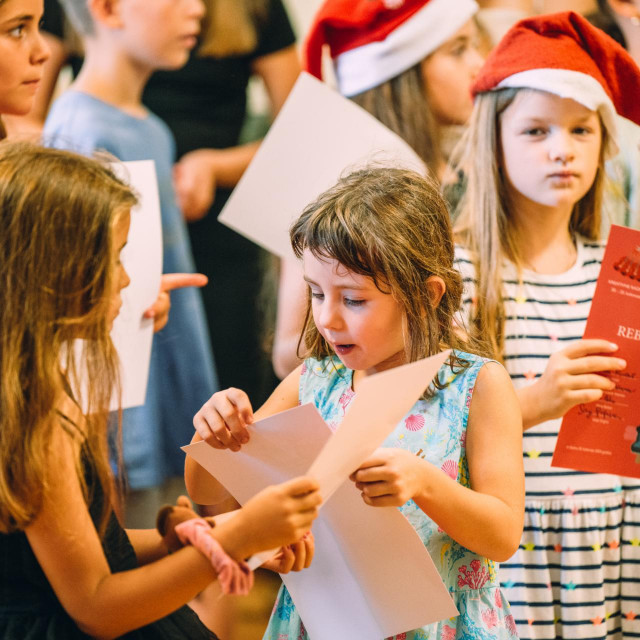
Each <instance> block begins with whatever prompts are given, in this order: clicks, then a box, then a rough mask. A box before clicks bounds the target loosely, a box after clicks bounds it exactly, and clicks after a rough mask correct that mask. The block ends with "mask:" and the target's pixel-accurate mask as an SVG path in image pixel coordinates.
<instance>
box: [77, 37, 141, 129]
mask: <svg viewBox="0 0 640 640" xmlns="http://www.w3.org/2000/svg"><path fill="white" fill-rule="evenodd" d="M85 44H86V55H85V61H84V63H83V65H82V69H81V71H80V73H79V74H78V77H77V79H76V81H75V82H74V83H73V88H74V89H77V90H78V91H82V92H83V93H88V94H89V95H91V96H94V97H95V98H99V99H100V100H103V101H104V102H107V103H109V104H112V105H113V106H115V107H118V108H119V109H122V111H125V112H126V113H129V114H130V115H133V116H136V117H144V116H146V115H147V111H146V109H145V107H144V106H143V104H142V91H143V90H144V87H145V85H146V83H147V80H148V79H149V77H150V76H151V74H152V73H153V69H151V68H149V67H148V65H145V64H142V63H141V62H139V61H137V60H134V59H133V58H132V57H131V56H130V55H128V54H127V53H125V52H124V51H122V50H120V49H118V47H117V46H115V45H114V44H113V43H108V44H106V43H104V42H101V41H93V40H91V39H89V40H87V42H86V43H85ZM105 51H106V52H108V53H107V54H106V55H105Z"/></svg>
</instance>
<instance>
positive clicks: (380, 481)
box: [349, 448, 427, 507]
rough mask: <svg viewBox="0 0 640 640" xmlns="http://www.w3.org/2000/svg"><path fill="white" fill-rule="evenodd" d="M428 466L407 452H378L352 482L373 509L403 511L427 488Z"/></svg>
mask: <svg viewBox="0 0 640 640" xmlns="http://www.w3.org/2000/svg"><path fill="white" fill-rule="evenodd" d="M426 465H427V463H425V461H424V460H422V459H421V458H418V457H417V456H416V455H414V454H413V453H410V452H409V451H405V450H404V449H386V448H383V449H378V450H376V451H375V452H374V453H373V455H372V456H371V457H370V458H369V459H368V460H365V461H364V462H363V463H362V465H361V466H360V468H359V469H358V470H357V471H355V472H354V473H352V474H351V475H350V476H349V478H350V479H351V480H352V481H353V482H355V484H356V488H357V489H359V490H360V491H361V492H362V499H363V500H364V501H365V502H366V503H367V504H368V505H371V506H372V507H399V506H401V505H403V504H404V503H405V502H407V500H411V499H412V498H413V497H414V496H415V495H417V494H418V493H420V492H421V491H422V490H423V489H424V486H425V483H426V477H425V471H426V469H425V467H426Z"/></svg>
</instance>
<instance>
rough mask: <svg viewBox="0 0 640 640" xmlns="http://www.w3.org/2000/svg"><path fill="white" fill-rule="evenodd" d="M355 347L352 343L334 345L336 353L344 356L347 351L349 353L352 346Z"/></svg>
mask: <svg viewBox="0 0 640 640" xmlns="http://www.w3.org/2000/svg"><path fill="white" fill-rule="evenodd" d="M354 347H355V345H354V344H337V345H335V347H334V348H335V350H336V353H337V354H338V355H340V356H345V355H347V354H348V353H351V351H352V350H353V348H354Z"/></svg>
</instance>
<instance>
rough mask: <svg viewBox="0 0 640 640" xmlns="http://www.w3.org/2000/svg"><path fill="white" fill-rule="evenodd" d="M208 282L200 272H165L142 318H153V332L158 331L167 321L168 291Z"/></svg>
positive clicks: (198, 285)
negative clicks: (152, 300)
mask: <svg viewBox="0 0 640 640" xmlns="http://www.w3.org/2000/svg"><path fill="white" fill-rule="evenodd" d="M207 282H209V279H208V278H207V276H205V275H204V274H202V273H165V274H164V275H163V276H162V278H161V279H160V293H158V297H157V298H156V301H155V302H154V303H153V304H152V305H151V306H150V307H149V308H148V309H147V310H146V311H145V312H144V314H143V316H142V317H143V318H153V332H154V333H158V331H160V330H161V329H164V327H165V325H166V324H167V322H169V309H170V308H171V298H169V291H172V290H173V289H182V288H183V287H204V285H205V284H207Z"/></svg>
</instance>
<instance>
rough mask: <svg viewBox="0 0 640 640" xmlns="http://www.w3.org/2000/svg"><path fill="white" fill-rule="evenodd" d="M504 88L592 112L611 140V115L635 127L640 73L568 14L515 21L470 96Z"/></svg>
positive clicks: (603, 35) (592, 29)
mask: <svg viewBox="0 0 640 640" xmlns="http://www.w3.org/2000/svg"><path fill="white" fill-rule="evenodd" d="M506 87H513V88H528V89H537V90H539V91H548V92H549V93H553V94H556V95H559V96H561V97H563V98H571V99H573V100H575V101H576V102H579V103H580V104H583V105H584V106H585V107H587V108H588V109H591V110H592V111H598V112H599V113H600V115H601V117H602V120H603V123H604V126H605V127H606V128H607V129H608V131H609V133H610V134H611V137H612V138H613V140H615V138H616V126H615V119H616V118H615V114H616V113H617V114H618V115H620V116H622V117H624V118H627V119H628V120H631V121H632V122H634V123H635V124H637V125H640V69H638V66H637V65H636V63H635V62H634V61H633V58H631V56H630V55H629V54H628V53H627V52H626V51H625V50H624V49H623V48H622V47H621V46H620V45H619V44H618V43H617V42H615V41H614V40H613V39H612V38H610V37H609V36H608V35H607V34H606V33H604V32H603V31H601V30H600V29H597V28H596V27H594V26H593V25H591V24H590V23H589V22H588V21H587V20H585V19H584V18H583V17H582V16H580V15H578V14H577V13H573V12H572V11H566V12H563V13H554V14H550V15H542V16H536V17H533V18H527V19H526V20H521V21H520V22H518V23H517V24H516V25H514V26H513V27H512V28H511V29H510V30H509V31H508V32H507V33H506V34H505V36H504V38H502V40H501V41H500V42H499V44H498V46H497V47H496V48H495V49H494V50H493V51H492V52H491V54H490V55H489V57H488V58H487V60H486V62H485V64H484V66H483V67H482V69H481V70H480V72H479V73H478V75H477V76H476V78H475V81H474V83H473V85H472V87H471V92H472V93H473V95H474V96H475V95H477V94H478V93H482V92H484V91H492V90H496V89H503V88H506Z"/></svg>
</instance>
